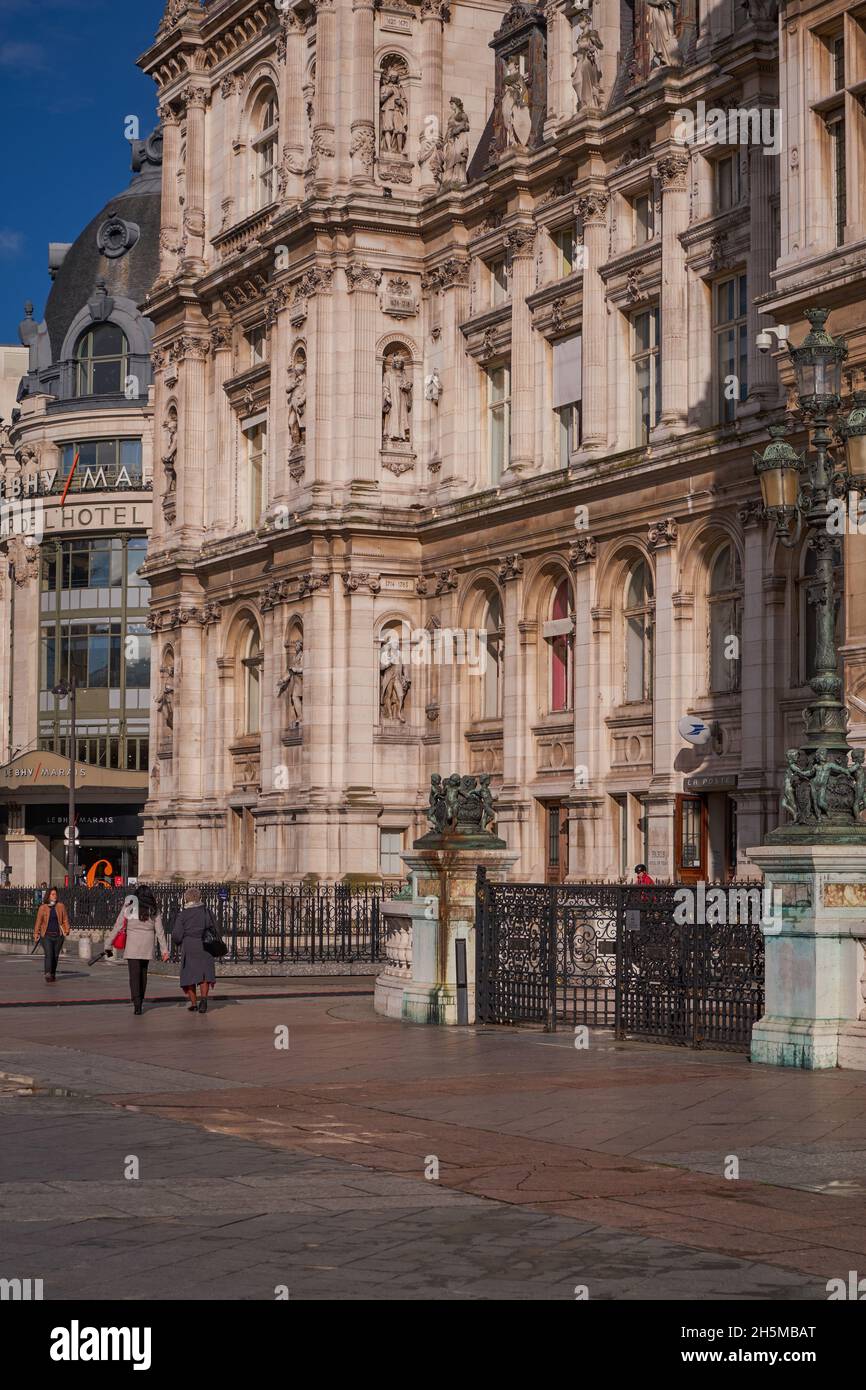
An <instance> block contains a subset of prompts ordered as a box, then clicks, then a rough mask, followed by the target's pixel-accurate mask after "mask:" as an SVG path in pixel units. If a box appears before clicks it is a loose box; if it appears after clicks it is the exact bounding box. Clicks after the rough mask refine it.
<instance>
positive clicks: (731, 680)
mask: <svg viewBox="0 0 866 1390" xmlns="http://www.w3.org/2000/svg"><path fill="white" fill-rule="evenodd" d="M742 605H743V574H742V569H741V567H740V557H739V554H738V553H737V550H736V547H735V546H734V545H732V544H731V543H730V542H728V543H727V544H726V545H723V546H722V548H721V550H719V551H718V552H717V553H716V556H715V559H714V560H713V561H712V564H711V566H710V579H709V586H708V592H707V607H708V609H709V639H708V646H709V666H710V671H709V676H710V694H712V695H729V694H730V693H731V692H732V691H735V690H739V688H740V630H741V627H742Z"/></svg>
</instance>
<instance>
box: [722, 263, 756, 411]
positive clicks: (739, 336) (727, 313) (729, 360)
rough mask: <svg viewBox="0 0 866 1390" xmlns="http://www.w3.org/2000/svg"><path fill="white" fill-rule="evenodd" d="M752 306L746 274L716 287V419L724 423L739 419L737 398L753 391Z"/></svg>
mask: <svg viewBox="0 0 866 1390" xmlns="http://www.w3.org/2000/svg"><path fill="white" fill-rule="evenodd" d="M748 308H749V301H748V293H747V289H746V277H745V275H731V276H729V277H728V278H727V279H726V280H721V281H719V282H718V283H717V284H716V285H715V286H714V315H713V319H714V322H713V333H714V335H715V339H716V418H717V420H718V421H719V423H720V424H729V423H730V422H731V421H732V420H734V419H735V418H736V403H737V401H744V400H745V399H746V397H747V395H748V394H749V379H748V373H749V334H748V326H747V321H746V315H747V313H748Z"/></svg>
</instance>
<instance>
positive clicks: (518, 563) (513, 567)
mask: <svg viewBox="0 0 866 1390" xmlns="http://www.w3.org/2000/svg"><path fill="white" fill-rule="evenodd" d="M522 574H523V556H522V555H518V554H516V553H514V554H511V555H505V556H504V557H503V559H502V560H501V562H500V565H499V582H500V584H507V583H508V582H509V580H512V579H519V578H520V576H521V575H522Z"/></svg>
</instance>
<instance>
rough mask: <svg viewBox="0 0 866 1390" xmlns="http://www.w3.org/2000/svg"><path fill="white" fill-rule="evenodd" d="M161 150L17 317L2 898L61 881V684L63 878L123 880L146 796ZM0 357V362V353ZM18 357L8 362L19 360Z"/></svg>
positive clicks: (3, 492)
mask: <svg viewBox="0 0 866 1390" xmlns="http://www.w3.org/2000/svg"><path fill="white" fill-rule="evenodd" d="M160 162H161V136H160V133H159V132H158V131H156V132H155V133H154V134H153V135H151V136H150V138H149V139H148V140H146V141H136V142H134V143H133V145H132V165H133V175H132V179H131V182H130V184H129V186H128V187H127V188H126V189H124V190H122V191H121V192H120V193H119V194H118V195H117V197H116V198H113V199H112V200H111V201H110V202H109V203H108V204H107V205H106V207H105V208H103V209H102V211H101V212H99V213H97V215H96V217H94V218H93V219H92V221H91V222H90V223H89V224H88V226H87V227H85V228H84V229H83V231H82V232H81V234H80V235H79V236H78V237H77V238H76V240H75V241H74V242H73V243H72V244H70V245H66V244H59V243H52V244H51V245H50V246H49V248H48V259H49V274H50V275H51V278H52V280H53V282H54V283H53V285H52V288H51V292H50V294H49V296H48V300H47V303H46V306H45V316H44V319H43V320H42V321H41V322H40V321H37V320H36V319H35V318H34V311H33V305H32V304H31V303H27V304H26V305H25V317H24V319H23V320H22V323H21V325H20V330H19V331H20V337H21V342H22V344H24V350H23V361H20V360H19V364H18V381H17V382H16V387H17V390H16V392H15V394H14V396H13V401H14V402H15V404H14V406H13V407H12V408H11V409H10V410H9V411H8V413H6V412H4V415H5V421H4V424H3V427H2V433H0V521H2V525H0V551H2V560H3V564H2V572H0V621H2V631H3V634H4V641H3V643H2V646H0V699H2V709H3V718H2V720H0V858H2V859H3V861H4V864H5V865H6V866H8V867H9V869H10V871H11V881H12V883H13V884H21V883H25V884H26V883H31V884H32V883H39V882H42V881H45V882H49V881H52V880H53V881H54V882H56V883H62V882H63V874H64V866H65V862H66V847H65V844H64V832H65V830H66V827H67V822H68V786H69V750H70V702H69V700H68V699H64V698H60V697H59V696H57V695H55V694H54V693H53V690H54V687H55V686H57V685H59V684H60V683H61V682H66V681H69V680H70V679H73V678H74V680H75V684H76V707H77V708H76V715H77V719H76V748H75V752H76V781H77V784H78V785H77V809H78V833H79V848H78V863H79V865H80V866H81V868H82V869H84V870H87V869H88V868H90V867H92V866H94V865H98V866H99V867H98V872H99V876H100V877H101V878H104V877H105V876H106V874H108V875H109V876H112V877H115V876H116V877H124V878H126V877H129V876H134V875H135V874H136V873H137V870H138V867H139V866H138V851H139V843H140V838H141V834H142V821H141V812H142V808H143V806H144V802H145V799H146V796H147V789H148V763H149V739H150V633H149V632H148V630H147V627H146V620H147V615H148V606H149V600H150V592H149V588H148V585H147V583H146V581H145V580H144V578H143V577H142V576H141V575H140V573H139V571H140V568H141V566H142V565H143V563H144V559H145V554H146V550H147V532H148V530H149V528H150V520H151V496H152V460H151V450H152V424H151V419H152V409H151V404H150V389H151V363H150V349H151V325H150V323H149V321H148V320H147V318H146V317H145V316H144V315H143V314H142V312H141V309H140V307H139V306H140V301H141V299H142V298H143V296H144V294H145V292H146V290H147V289H148V288H149V286H150V284H151V282H152V281H153V279H154V277H155V275H156V271H157V258H158V241H159V219H160V204H161V183H162V175H161V169H160ZM6 351H7V352H8V351H9V350H8V349H7V350H6ZM18 351H19V353H21V352H22V350H21V349H19V350H18Z"/></svg>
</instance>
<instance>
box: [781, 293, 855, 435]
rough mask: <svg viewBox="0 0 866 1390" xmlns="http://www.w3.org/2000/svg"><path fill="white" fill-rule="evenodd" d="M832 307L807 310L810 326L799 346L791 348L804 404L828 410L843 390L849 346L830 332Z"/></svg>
mask: <svg viewBox="0 0 866 1390" xmlns="http://www.w3.org/2000/svg"><path fill="white" fill-rule="evenodd" d="M829 316H830V311H829V309H807V310H806V311H805V317H806V318H807V319H808V320H809V323H810V324H811V328H810V329H809V332H808V333H807V334H806V336H805V338H804V339H803V342H802V343H801V344H800V346H799V347H798V348H791V349H790V353H791V361H792V362H793V364H794V371H795V373H796V376H797V394H798V395H799V397H800V403H801V405H803V406H804V407H807V406H811V407H812V408H813V409H816V410H820V409H822V408H824V409H827V408H829V407H831V406H833V405H834V403H836V402H838V399H839V393H840V391H841V389H842V363H843V362H844V361H845V358H846V357H847V356H848V348H847V346H846V345H845V343H843V342H842V341H841V340H840V339H836V338H834V337H833V336H832V334H831V333H829V332H828V330H827V328H826V327H825V324H826V322H827V319H828V318H829Z"/></svg>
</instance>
